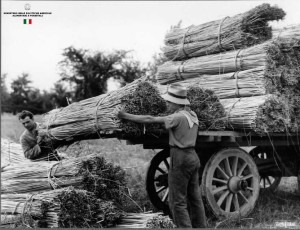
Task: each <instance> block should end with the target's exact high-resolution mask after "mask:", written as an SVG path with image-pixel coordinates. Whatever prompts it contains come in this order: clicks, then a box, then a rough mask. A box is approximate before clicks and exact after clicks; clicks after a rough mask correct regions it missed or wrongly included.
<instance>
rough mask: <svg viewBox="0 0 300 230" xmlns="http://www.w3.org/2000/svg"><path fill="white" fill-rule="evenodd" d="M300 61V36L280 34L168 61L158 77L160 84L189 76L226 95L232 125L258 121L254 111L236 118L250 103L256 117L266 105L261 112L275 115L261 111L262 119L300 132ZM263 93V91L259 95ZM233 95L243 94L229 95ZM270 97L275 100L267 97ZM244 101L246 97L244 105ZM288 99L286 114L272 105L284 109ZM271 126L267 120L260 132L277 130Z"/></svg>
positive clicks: (188, 82)
mask: <svg viewBox="0 0 300 230" xmlns="http://www.w3.org/2000/svg"><path fill="white" fill-rule="evenodd" d="M285 34H286V35H287V34H288V33H285ZM299 61H300V39H299V38H297V36H296V38H293V37H292V36H290V35H289V36H287V37H283V36H281V35H280V37H279V38H276V39H273V40H270V41H267V42H264V43H262V44H259V45H255V46H252V47H249V48H246V49H243V50H238V51H231V52H226V53H220V54H216V55H209V56H202V57H197V58H191V59H189V60H186V61H184V62H180V61H169V62H166V63H165V64H163V65H162V66H160V67H159V68H158V73H157V80H158V82H159V83H160V84H168V83H171V82H176V81H184V83H185V84H186V85H190V86H192V85H193V86H195V85H199V86H201V87H205V88H207V89H212V90H213V91H214V92H215V93H216V95H217V96H219V97H220V98H222V99H220V102H221V104H222V105H223V106H224V107H225V110H226V113H227V118H228V124H229V126H228V128H234V129H248V128H249V124H250V123H253V122H252V121H250V120H249V116H250V115H249V116H246V117H243V116H242V115H239V116H237V117H236V116H231V114H233V113H234V114H239V112H240V111H239V110H241V109H242V110H245V111H246V110H248V107H244V106H249V107H251V108H253V109H254V107H256V108H255V109H254V110H253V109H252V111H253V113H251V117H252V118H253V117H256V118H257V119H261V118H258V117H257V115H258V114H257V113H256V112H254V111H259V110H260V109H259V107H260V106H263V107H264V109H263V110H262V111H269V112H271V116H270V114H261V115H262V117H264V116H265V117H264V118H262V119H263V120H264V119H265V120H267V119H272V121H270V122H269V123H272V124H273V123H274V122H275V123H280V124H281V127H282V126H284V127H285V131H291V132H297V127H298V125H299V95H300V77H299V76H300V68H299ZM191 79H193V80H191ZM160 88H161V87H160ZM160 91H164V89H161V90H160ZM252 93H253V94H252ZM266 94H274V95H275V96H277V97H278V98H274V97H271V98H272V99H270V96H266ZM254 95H255V96H254ZM259 95H264V96H263V97H259ZM234 97H238V99H232V100H229V99H228V98H234ZM240 97H243V98H242V99H240ZM244 97H245V98H244ZM251 97H253V98H251ZM256 97H257V100H256V99H255V98H256ZM262 98H265V102H264V103H263V104H261V103H255V101H257V102H258V101H260V102H261V100H262ZM228 100H229V101H228ZM269 100H272V102H268V101H269ZM232 101H233V103H232ZM241 101H244V102H243V103H240V104H239V102H241ZM247 101H249V103H248V102H247ZM251 101H252V102H251ZM286 101H288V102H289V104H288V108H285V109H282V110H281V111H285V112H284V113H283V114H279V113H277V112H275V111H273V110H272V109H276V108H283V106H282V103H286ZM253 102H254V104H253ZM228 104H231V105H232V106H228ZM237 105H240V107H237ZM271 105H272V106H271ZM268 106H271V107H268ZM231 117H232V119H231ZM252 118H251V119H252ZM257 119H256V120H257ZM257 122H258V123H259V121H257ZM251 127H252V125H251ZM255 127H256V125H255ZM272 127H273V126H270V127H269V126H268V125H267V127H264V129H263V130H264V131H263V130H261V131H263V132H265V131H268V132H277V131H276V129H273V128H272ZM279 130H281V128H280V129H279ZM257 131H258V130H257Z"/></svg>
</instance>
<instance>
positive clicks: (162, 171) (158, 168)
mask: <svg viewBox="0 0 300 230" xmlns="http://www.w3.org/2000/svg"><path fill="white" fill-rule="evenodd" d="M156 169H157V170H158V171H160V172H161V173H162V174H166V172H165V171H164V170H162V169H161V168H160V167H157V168H156Z"/></svg>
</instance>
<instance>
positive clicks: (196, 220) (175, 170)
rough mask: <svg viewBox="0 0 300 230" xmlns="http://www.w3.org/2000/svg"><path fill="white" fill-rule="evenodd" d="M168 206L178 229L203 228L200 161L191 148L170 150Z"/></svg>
mask: <svg viewBox="0 0 300 230" xmlns="http://www.w3.org/2000/svg"><path fill="white" fill-rule="evenodd" d="M170 154H171V162H170V170H169V176H168V180H169V206H170V209H171V212H172V215H173V221H174V223H175V224H176V226H177V227H178V228H191V227H193V228H205V227H207V225H206V217H205V211H204V205H203V202H202V198H201V193H200V187H199V174H198V171H199V168H200V161H199V158H198V156H197V154H196V152H195V150H194V149H193V148H189V149H179V148H173V147H172V148H171V149H170Z"/></svg>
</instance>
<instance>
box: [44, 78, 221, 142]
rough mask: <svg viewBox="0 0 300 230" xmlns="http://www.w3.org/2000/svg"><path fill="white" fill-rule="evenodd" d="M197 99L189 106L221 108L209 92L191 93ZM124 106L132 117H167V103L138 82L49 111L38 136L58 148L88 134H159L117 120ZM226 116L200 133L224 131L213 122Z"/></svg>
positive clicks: (151, 128)
mask: <svg viewBox="0 0 300 230" xmlns="http://www.w3.org/2000/svg"><path fill="white" fill-rule="evenodd" d="M194 92H195V93H196V92H197V95H194V96H192V94H191V98H190V100H191V103H192V104H193V103H194V104H199V103H201V102H203V103H206V104H207V103H208V102H209V101H212V102H213V103H214V104H215V106H217V107H220V102H219V101H218V98H217V97H216V96H214V94H213V93H212V92H209V91H207V90H202V89H199V90H198V91H197V90H194ZM201 94H205V95H207V94H209V95H210V99H209V100H203V98H204V96H201ZM120 106H123V107H124V108H125V111H126V112H129V113H133V114H147V115H153V116H158V115H166V103H165V101H164V100H163V99H162V98H161V97H160V94H159V92H158V90H157V88H156V87H155V85H153V84H152V83H150V82H147V81H145V80H143V79H138V80H136V81H134V82H132V83H131V84H128V85H126V86H124V87H123V88H121V89H119V90H116V91H112V92H110V93H108V94H103V95H100V96H97V97H93V98H89V99H86V100H83V101H80V102H78V103H73V104H71V105H69V106H67V107H65V108H62V109H60V110H57V109H56V110H52V111H50V112H49V113H47V114H45V115H44V116H43V118H42V124H41V128H40V129H39V135H40V134H42V135H45V136H47V138H46V139H48V140H50V142H44V143H43V144H44V145H49V146H59V144H60V143H61V142H63V141H64V140H67V139H70V138H72V137H75V136H79V137H80V138H81V139H85V137H87V136H88V135H89V134H92V133H94V134H97V133H98V134H99V137H105V135H106V134H107V133H108V132H111V131H114V130H121V131H122V133H123V134H125V135H126V136H140V135H142V134H144V133H145V129H146V131H148V133H157V132H159V133H161V132H165V130H163V131H161V130H160V129H157V126H155V125H147V126H144V125H141V124H136V123H133V122H128V121H123V120H122V121H120V120H119V119H118V118H117V113H116V112H117V111H118V110H119V107H120ZM215 106H213V107H211V106H206V107H205V105H204V104H203V107H205V108H206V110H205V111H201V110H198V111H199V113H198V116H199V117H203V116H204V115H201V113H206V114H209V113H211V111H214V110H215ZM224 116H225V113H224V111H223V110H221V111H219V112H218V113H216V114H215V115H214V117H213V120H209V119H208V118H207V119H205V120H204V121H205V124H204V123H203V126H201V127H202V128H201V127H200V128H201V129H207V128H209V127H211V128H212V127H215V128H216V129H224V128H225V125H224V124H223V122H222V121H218V122H217V123H215V120H216V119H219V118H223V117H224Z"/></svg>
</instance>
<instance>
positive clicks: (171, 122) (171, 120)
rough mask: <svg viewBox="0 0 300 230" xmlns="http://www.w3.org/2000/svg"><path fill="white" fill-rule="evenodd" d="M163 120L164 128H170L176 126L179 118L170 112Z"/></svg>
mask: <svg viewBox="0 0 300 230" xmlns="http://www.w3.org/2000/svg"><path fill="white" fill-rule="evenodd" d="M164 122H165V127H166V129H171V128H173V127H176V126H178V124H179V122H180V119H179V117H178V116H176V114H171V115H169V116H166V117H165V119H164Z"/></svg>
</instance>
